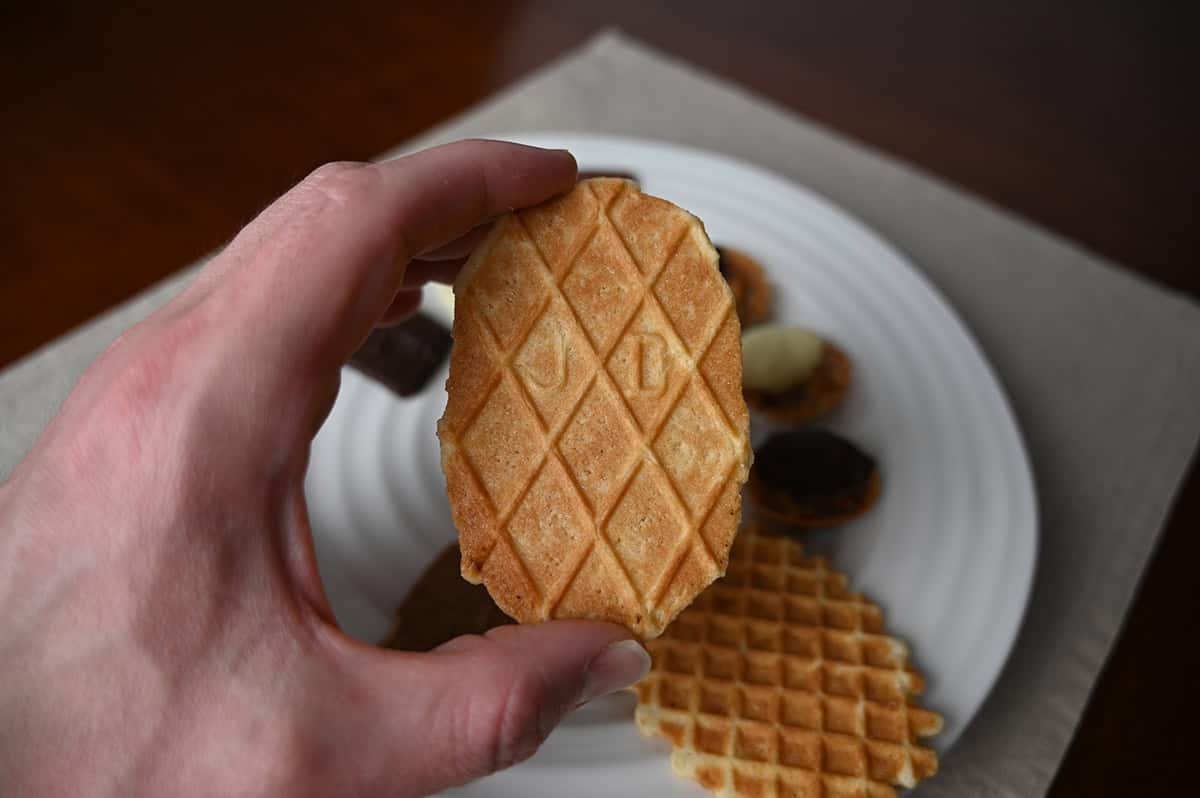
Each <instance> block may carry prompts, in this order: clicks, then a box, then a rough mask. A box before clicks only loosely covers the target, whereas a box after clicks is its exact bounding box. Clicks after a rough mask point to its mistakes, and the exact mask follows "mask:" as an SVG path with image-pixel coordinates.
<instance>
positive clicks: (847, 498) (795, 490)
mask: <svg viewBox="0 0 1200 798" xmlns="http://www.w3.org/2000/svg"><path fill="white" fill-rule="evenodd" d="M881 484H882V483H881V480H880V477H879V468H878V466H876V464H875V460H874V459H873V458H872V457H871V456H870V455H868V454H867V453H865V452H863V451H862V450H861V449H859V448H858V447H857V446H855V445H854V444H853V443H851V442H850V441H848V440H846V439H845V438H843V437H841V436H840V435H836V434H834V433H832V432H829V431H827V430H823V429H817V428H812V427H808V428H804V429H798V430H791V431H789V432H783V433H778V434H776V435H772V436H771V437H770V438H768V439H767V440H766V442H764V443H763V444H762V445H761V446H759V447H758V449H756V450H755V453H754V467H753V468H751V469H750V480H749V482H748V483H747V485H748V488H749V494H750V500H751V502H752V503H753V505H754V507H755V509H756V510H757V511H758V512H759V513H760V514H761V515H763V516H765V517H767V518H770V519H773V520H775V521H781V522H783V523H785V524H788V525H790V526H795V527H804V528H812V527H830V526H836V525H838V524H841V523H844V522H846V521H849V520H850V519H852V518H855V517H857V516H859V515H861V514H863V513H864V512H866V511H867V510H869V509H870V508H871V507H872V506H873V505H874V504H875V502H876V500H877V499H878V498H879V493H880V489H881Z"/></svg>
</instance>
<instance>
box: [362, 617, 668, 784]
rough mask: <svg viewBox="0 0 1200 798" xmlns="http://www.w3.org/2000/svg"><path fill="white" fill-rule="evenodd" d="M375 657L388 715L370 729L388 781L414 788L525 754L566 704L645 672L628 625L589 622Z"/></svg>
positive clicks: (458, 779) (509, 630) (460, 779)
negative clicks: (386, 759)
mask: <svg viewBox="0 0 1200 798" xmlns="http://www.w3.org/2000/svg"><path fill="white" fill-rule="evenodd" d="M379 654H380V655H381V656H380V657H378V658H376V659H375V663H374V670H375V672H374V674H373V675H372V681H373V682H374V683H373V684H372V685H371V688H372V692H375V691H376V690H379V691H380V692H379V693H378V694H377V695H378V698H379V702H378V703H376V702H372V703H375V705H376V706H377V707H379V708H380V709H382V710H383V712H384V713H385V719H384V720H383V721H382V722H381V723H380V724H379V725H376V727H375V734H374V736H375V737H376V739H378V740H379V741H380V742H382V743H383V744H384V745H386V746H389V750H390V753H391V757H390V759H391V762H392V763H394V768H392V773H391V774H390V776H391V778H392V779H394V780H393V781H392V782H391V783H392V784H405V785H413V786H414V787H417V785H419V789H417V790H414V793H415V794H424V793H427V792H434V791H437V790H440V789H443V788H446V787H450V786H453V785H456V784H462V783H464V782H467V781H470V780H472V779H476V778H479V777H481V776H485V775H487V774H489V773H492V772H494V771H497V770H502V769H504V768H507V767H510V766H512V765H515V764H516V763H518V762H520V761H522V760H524V759H527V758H528V757H530V756H531V755H532V754H533V753H534V752H535V751H536V750H537V749H538V746H540V745H541V743H542V742H543V741H544V740H545V739H546V737H547V736H548V735H549V734H550V732H551V731H552V730H553V729H554V727H555V726H557V725H558V723H559V721H560V720H562V718H563V716H564V715H566V714H567V713H568V712H570V711H571V710H572V709H574V708H575V707H577V706H579V705H580V704H581V703H584V702H586V701H590V700H591V699H593V698H597V697H599V696H601V695H606V694H608V693H613V692H616V691H618V690H622V689H624V688H626V687H630V686H632V685H633V684H634V683H635V682H638V681H640V680H641V679H642V677H643V676H645V675H646V673H647V671H649V669H650V656H649V655H648V654H647V653H646V650H645V649H644V648H642V646H641V645H640V644H638V642H637V641H635V640H632V639H630V637H629V632H628V631H627V630H626V629H624V628H622V627H620V626H616V625H614V624H607V623H599V622H595V621H553V622H550V623H542V624H529V625H520V626H516V625H513V626H501V627H498V628H496V629H493V630H492V631H490V632H488V633H487V634H486V635H483V636H478V635H468V636H464V637H459V638H456V639H454V640H451V641H450V642H449V643H446V644H445V645H443V646H441V647H439V648H437V649H435V650H433V651H431V652H429V653H428V654H397V653H395V652H382V651H381V652H379ZM380 725H382V726H384V727H385V728H386V735H383V736H381V735H380V732H381V731H384V729H381V728H380ZM414 744H415V750H414V748H413V747H411V746H414ZM397 748H401V749H404V750H405V752H406V753H411V755H409V756H403V757H398V756H396V754H397V753H398V751H397ZM405 760H406V761H405ZM395 768H399V769H400V771H401V772H396V770H395Z"/></svg>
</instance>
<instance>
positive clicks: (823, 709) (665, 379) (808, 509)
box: [386, 177, 942, 796]
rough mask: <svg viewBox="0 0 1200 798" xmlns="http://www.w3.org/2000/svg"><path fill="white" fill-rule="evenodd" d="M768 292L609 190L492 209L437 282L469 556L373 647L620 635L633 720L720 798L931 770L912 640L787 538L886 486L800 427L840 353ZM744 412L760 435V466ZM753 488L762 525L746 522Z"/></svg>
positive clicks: (423, 585) (821, 402) (739, 263)
mask: <svg viewBox="0 0 1200 798" xmlns="http://www.w3.org/2000/svg"><path fill="white" fill-rule="evenodd" d="M718 252H719V256H718ZM772 297H773V289H772V287H771V284H770V281H769V277H768V274H767V271H766V269H764V267H763V266H762V265H761V264H760V263H758V262H757V261H756V260H754V259H753V258H752V257H751V256H749V255H748V254H746V253H743V252H741V251H739V250H736V249H731V248H728V247H722V248H720V250H717V249H714V248H713V246H712V245H711V243H710V242H709V240H708V237H707V235H706V234H705V232H704V228H703V225H702V224H701V223H700V221H699V220H698V219H696V218H695V217H693V216H691V215H690V214H688V213H687V212H685V211H683V210H681V209H679V208H677V207H675V206H674V205H671V204H670V203H669V202H666V201H664V200H661V199H658V198H656V197H651V196H649V195H646V194H643V193H642V192H641V191H640V189H639V188H638V187H637V185H636V184H635V183H633V182H631V181H629V180H627V179H620V178H611V177H599V178H591V179H586V180H581V181H580V183H579V184H577V186H576V188H575V189H574V190H573V191H571V192H570V193H568V194H566V195H564V196H562V197H560V198H558V199H555V200H552V201H550V202H548V203H546V204H544V205H541V206H538V207H536V208H531V209H527V210H524V211H519V212H515V213H512V214H509V215H507V216H505V217H502V218H501V219H500V220H498V221H497V222H496V224H495V225H494V226H493V229H492V231H491V233H490V234H489V236H488V237H487V239H486V240H485V241H484V242H483V243H482V244H481V245H480V246H479V247H477V248H476V250H475V252H474V253H473V254H472V256H471V258H470V260H469V261H468V263H467V265H466V266H465V267H464V268H463V271H462V273H461V274H460V276H459V278H458V281H457V282H456V285H455V314H454V345H453V349H452V351H451V355H450V376H449V379H448V381H447V394H448V402H447V406H446V411H445V414H444V416H443V418H442V420H441V421H440V422H439V425H438V437H439V439H440V441H441V447H442V465H443V470H444V471H445V475H446V480H447V486H448V493H449V500H450V506H451V510H452V515H453V518H454V521H455V525H456V527H457V529H458V532H459V542H460V546H461V548H460V547H458V546H452V547H450V548H448V549H446V550H445V551H444V552H443V553H442V555H441V556H440V557H439V558H438V559H437V561H436V562H435V563H434V564H433V565H432V566H431V567H430V569H429V570H428V571H427V572H426V573H425V575H423V576H422V577H421V579H420V580H419V581H418V583H417V584H416V586H415V587H414V588H413V590H412V591H411V592H410V594H409V596H408V598H407V599H406V600H405V602H404V604H403V605H402V606H401V608H400V609H399V611H398V613H397V622H396V626H395V628H394V629H393V631H392V633H391V635H390V636H389V640H388V641H386V643H387V644H388V645H391V646H393V647H397V648H404V649H409V650H427V649H429V648H432V647H434V646H436V645H438V644H440V643H441V642H444V641H446V640H448V639H450V638H452V637H454V636H456V635H458V634H463V633H479V632H483V631H486V629H489V628H491V627H493V626H495V625H498V624H500V623H506V622H509V619H510V617H511V618H513V619H516V620H517V621H519V622H531V621H540V620H548V619H553V618H594V619H602V620H608V621H613V622H616V623H621V624H623V625H625V626H626V627H628V628H629V629H630V630H631V631H632V632H633V633H634V634H635V635H637V636H638V637H640V638H641V639H643V640H645V641H647V643H646V646H647V649H648V650H649V652H650V653H651V655H652V659H653V663H654V664H653V669H652V671H651V673H650V675H649V676H648V677H647V678H646V679H645V680H644V681H643V682H642V683H640V684H639V685H638V686H637V688H636V689H637V694H638V699H639V703H638V709H637V711H636V722H637V726H638V728H639V729H640V730H641V731H642V732H643V733H645V734H648V735H659V736H663V737H666V738H667V739H668V740H670V741H671V743H672V745H673V747H674V751H673V753H672V756H671V762H672V765H673V767H674V770H675V771H676V773H678V774H679V775H681V776H685V777H688V778H692V779H695V780H697V781H699V782H700V783H701V784H703V785H704V786H706V787H708V788H709V789H711V790H713V791H715V792H717V793H718V794H720V795H729V796H743V795H745V796H801V795H828V796H843V795H844V796H851V795H855V796H860V795H863V796H879V795H893V794H895V793H894V788H895V787H896V786H912V785H914V784H915V783H917V782H918V781H920V780H921V779H923V778H927V777H928V776H930V775H932V774H933V773H935V772H936V770H937V757H936V755H935V753H934V752H933V751H932V750H931V749H929V748H928V747H925V746H924V745H923V744H922V743H921V739H922V738H925V737H928V736H930V735H933V734H936V733H937V732H938V730H939V729H940V728H941V725H942V720H941V717H940V716H939V715H937V714H936V713H934V712H930V711H927V710H924V709H921V708H920V707H918V706H917V704H916V696H917V695H918V694H919V693H920V692H921V689H922V686H923V682H922V680H921V678H920V677H919V676H918V675H917V674H916V673H915V672H914V671H913V669H912V668H911V666H910V665H909V663H908V654H907V649H906V647H905V646H904V644H903V643H901V642H899V641H898V640H896V639H894V638H891V637H888V636H887V635H886V634H885V631H884V627H883V615H882V612H881V611H880V609H879V607H877V606H876V605H874V604H872V603H871V602H869V601H868V600H866V599H864V598H863V597H862V596H861V595H858V594H856V593H853V592H851V591H850V590H849V587H848V582H849V580H848V578H847V577H846V576H845V575H843V574H840V573H838V572H836V571H834V570H832V569H831V568H830V567H829V564H828V563H827V562H826V560H825V559H823V558H820V557H805V556H804V554H803V552H802V548H801V546H800V544H799V543H798V542H796V541H795V540H791V539H788V538H786V537H780V536H779V532H788V533H793V534H796V533H798V532H800V531H802V530H803V529H806V528H812V527H829V526H836V525H838V524H841V523H844V522H846V521H848V520H850V519H853V518H855V517H857V516H858V515H860V514H862V513H864V512H867V511H868V510H869V509H870V508H871V507H872V506H873V505H874V504H875V502H876V501H877V499H878V497H879V495H880V491H881V485H882V482H881V477H880V473H879V469H878V466H877V463H876V462H875V460H874V458H872V457H871V456H870V455H869V454H867V453H866V452H864V451H862V450H861V449H860V448H859V447H858V446H856V445H855V444H854V443H853V442H851V441H849V440H847V439H845V438H843V437H842V436H840V435H838V434H836V433H834V432H832V431H830V430H827V429H823V428H819V427H814V426H811V424H812V422H814V421H817V420H820V419H822V418H823V417H825V416H827V415H828V414H830V413H831V412H833V411H835V410H836V408H837V407H838V406H839V405H840V404H841V403H842V402H843V401H844V399H845V397H846V395H847V393H848V391H849V390H850V387H851V383H852V378H853V372H854V370H853V365H852V362H851V358H850V355H849V354H848V353H847V352H845V351H843V350H842V349H841V348H840V347H838V346H837V345H836V344H834V343H833V342H831V341H829V340H827V339H825V338H824V337H823V336H821V335H820V334H818V333H817V332H815V331H813V330H809V329H806V328H804V327H796V326H782V325H773V324H769V323H767V321H768V320H769V318H770V315H771V312H770V308H771V300H772ZM739 319H740V322H739ZM753 325H758V326H753ZM743 326H746V327H749V328H750V329H748V330H747V331H746V332H745V333H743V332H742V327H743ZM747 405H749V406H750V408H751V409H753V410H755V411H756V413H757V414H758V415H759V416H760V417H761V418H762V419H764V420H766V421H768V422H769V423H770V424H771V425H772V433H771V434H770V435H769V436H768V437H767V438H766V439H765V441H764V442H763V443H762V445H760V446H759V447H758V450H757V452H756V453H754V455H753V456H755V457H756V460H755V461H754V464H753V467H751V459H752V453H751V451H750V444H749V440H750V438H749V414H748V412H747ZM747 478H748V480H749V481H748V484H747V488H748V490H747V493H748V496H749V497H750V501H751V505H752V508H753V512H754V513H755V514H757V516H758V517H759V518H760V519H763V520H764V521H770V522H771V524H772V526H771V527H768V526H765V525H763V524H760V523H756V522H749V523H746V524H744V525H743V524H742V521H741V514H742V513H741V510H742V508H741V503H740V497H741V488H742V485H743V483H746V481H747ZM739 525H741V529H740V531H738V528H739ZM735 536H736V537H735ZM456 566H457V567H456ZM458 571H460V572H461V576H462V577H463V578H465V580H466V581H463V579H460V578H458V576H457V573H456V572H458ZM714 580H716V581H715V582H714ZM468 583H472V584H468ZM478 585H482V586H484V587H486V590H485V589H483V587H478ZM660 635H661V637H660Z"/></svg>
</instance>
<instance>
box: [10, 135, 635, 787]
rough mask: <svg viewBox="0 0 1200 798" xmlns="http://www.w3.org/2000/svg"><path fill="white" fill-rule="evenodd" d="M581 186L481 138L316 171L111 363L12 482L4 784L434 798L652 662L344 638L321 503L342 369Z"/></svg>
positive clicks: (597, 645)
mask: <svg viewBox="0 0 1200 798" xmlns="http://www.w3.org/2000/svg"><path fill="white" fill-rule="evenodd" d="M574 180H575V163H574V160H573V159H572V158H571V156H570V155H569V154H567V153H565V152H553V151H544V150H537V149H533V148H528V147H520V146H517V145H511V144H502V143H497V142H483V141H467V142H459V143H457V144H452V145H448V146H445V147H439V148H436V149H432V150H427V151H425V152H421V153H418V154H416V155H412V156H409V157H406V158H401V159H398V160H394V161H390V162H387V163H383V164H378V165H372V164H330V165H328V166H325V167H322V168H321V169H318V170H317V171H316V172H314V173H313V174H312V175H310V176H309V177H308V178H306V179H305V180H304V181H303V182H302V183H300V184H299V185H298V186H296V187H295V188H293V189H292V190H291V191H289V192H288V193H287V194H285V195H284V196H283V197H282V198H280V199H279V200H278V201H276V202H275V203H274V204H272V205H271V206H270V207H268V208H267V209H266V210H265V211H263V213H262V214H260V215H259V217H258V218H257V219H255V220H254V221H253V222H252V223H251V224H250V225H248V226H247V227H246V228H245V229H244V230H242V231H241V233H240V234H239V235H238V236H237V237H236V238H235V239H234V240H233V241H232V242H231V243H230V244H229V246H228V247H226V248H225V250H224V251H223V252H222V253H221V254H220V255H218V256H217V257H216V258H214V259H213V261H212V262H210V263H209V264H208V265H207V266H206V267H205V268H204V270H203V271H202V273H201V274H200V275H199V276H198V277H197V279H196V280H195V281H194V282H193V283H192V284H191V285H190V286H189V287H188V288H187V290H185V291H184V292H183V293H182V294H181V295H180V296H179V297H178V298H177V299H175V300H174V301H173V302H171V303H169V304H168V305H166V306H165V307H164V308H162V309H161V310H160V311H159V312H157V313H155V314H154V315H153V316H151V317H150V318H149V319H147V320H146V321H144V322H143V323H141V324H139V325H138V326H136V327H135V328H133V329H132V330H131V331H129V332H128V333H126V334H125V335H123V336H122V337H121V338H120V339H118V340H117V342H116V343H114V344H113V345H112V346H111V347H110V348H109V349H108V351H106V352H105V353H104V355H102V356H101V357H100V358H99V359H98V360H97V361H96V363H95V364H93V366H92V367H91V368H90V369H89V370H88V372H87V373H86V374H85V375H84V376H83V378H82V379H81V380H80V382H79V384H78V385H77V386H76V388H75V389H74V391H73V392H72V393H71V395H70V396H69V397H68V398H67V400H66V402H65V403H64V405H63V407H62V409H61V411H60V412H59V414H58V416H57V417H56V418H55V419H54V421H52V422H51V424H50V425H49V426H48V427H47V429H46V431H45V432H44V433H43V435H42V437H41V438H40V440H39V441H38V443H37V445H36V446H35V447H34V449H33V451H32V452H31V453H30V454H29V455H28V457H27V458H26V459H25V460H24V461H23V462H22V463H21V464H20V465H19V466H18V467H17V469H16V470H15V471H14V473H13V474H12V476H11V478H10V479H9V481H8V482H7V483H5V484H3V485H0V793H3V794H5V795H10V794H11V795H21V796H50V795H53V796H62V795H72V796H74V795H120V796H134V795H171V796H189V795H204V796H213V795H238V796H243V795H245V796H250V795H289V796H292V795H345V796H351V795H352V796H376V795H380V796H382V795H387V796H411V795H422V794H426V793H429V792H433V791H436V790H439V789H441V788H443V787H447V786H450V785H453V784H457V783H461V782H463V781H467V780H470V779H472V778H476V777H479V776H482V775H484V774H486V773H489V772H491V771H493V770H496V769H499V768H503V767H507V766H508V765H511V764H513V763H515V762H517V761H520V760H521V759H523V758H525V757H527V756H528V755H530V754H531V753H532V752H533V751H534V750H535V749H536V747H537V745H538V744H539V743H540V742H541V741H542V739H544V737H545V736H546V734H548V733H549V731H550V730H551V729H552V728H553V726H554V725H555V724H556V723H557V722H558V720H559V719H560V718H561V717H562V716H563V714H564V713H565V712H567V711H569V710H570V709H571V708H572V707H574V706H576V705H577V704H579V703H580V702H581V701H586V700H588V699H590V698H593V697H595V696H597V695H600V694H603V693H607V692H611V691H613V690H616V689H620V688H622V687H625V686H627V685H629V684H631V683H632V682H634V681H636V680H637V679H639V678H640V677H641V676H642V675H643V674H644V672H645V670H646V668H647V666H648V664H649V661H648V658H647V656H646V654H645V652H644V651H643V650H642V649H641V648H640V646H638V645H637V644H636V643H633V642H631V641H628V638H629V634H628V632H626V631H625V630H624V629H621V628H620V627H617V626H613V625H609V624H601V623H593V622H566V621H558V622H553V623H547V624H539V625H531V626H509V627H503V628H500V629H497V630H494V631H493V632H491V633H489V634H488V635H487V636H486V637H463V638H458V639H457V640H454V641H451V642H450V643H447V644H446V645H444V646H442V647H440V648H439V649H437V650H435V651H434V652H431V653H429V654H405V653H399V652H393V651H386V650H382V649H378V648H375V647H373V646H369V645H365V644H362V643H359V642H356V641H354V640H352V639H350V638H349V637H347V636H346V635H344V634H342V633H341V632H340V631H339V630H338V628H337V625H336V623H335V621H334V619H333V615H332V612H331V611H330V608H329V602H328V600H327V599H326V596H325V594H324V592H323V590H322V587H321V583H320V579H319V577H318V574H317V569H316V563H315V560H314V554H313V545H312V538H311V532H310V528H309V524H308V518H307V514H306V508H305V502H304V492H303V480H304V472H305V468H306V466H307V461H308V455H309V448H310V443H311V440H312V437H313V435H314V434H315V432H316V431H317V428H318V427H319V426H320V424H321V422H322V421H323V420H324V418H325V416H326V414H327V413H328V412H329V410H330V408H331V406H332V404H333V399H334V397H335V395H336V393H337V387H338V375H339V369H340V367H341V365H342V363H343V362H345V360H346V359H347V357H349V355H350V354H351V353H352V352H353V351H354V350H355V348H356V347H357V346H358V345H359V343H361V342H362V341H363V339H364V338H365V337H366V336H367V334H368V333H369V332H370V330H371V329H372V328H373V326H375V325H376V324H377V323H380V322H384V323H386V322H387V321H389V320H396V319H399V318H403V317H404V316H405V315H407V314H410V313H411V312H412V311H413V310H414V309H415V308H416V306H417V304H418V302H419V300H420V288H419V286H420V284H421V283H422V282H424V281H426V280H429V279H432V278H440V279H446V278H448V277H449V276H451V275H452V274H453V272H454V271H455V270H456V269H457V268H458V266H459V265H460V264H461V261H462V257H463V256H464V255H465V254H466V253H467V251H469V249H470V246H471V245H472V244H473V243H474V242H475V241H476V240H478V238H479V226H480V225H482V224H485V223H486V222H487V220H488V219H489V218H491V217H493V216H495V215H497V214H499V213H502V212H504V211H507V210H509V209H511V208H514V207H522V206H526V205H531V204H535V203H538V202H540V201H542V200H544V199H547V198H549V197H551V196H553V195H555V194H557V193H560V192H563V191H566V190H568V189H569V188H570V187H571V186H572V185H573V183H574ZM626 641H628V642H626Z"/></svg>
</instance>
